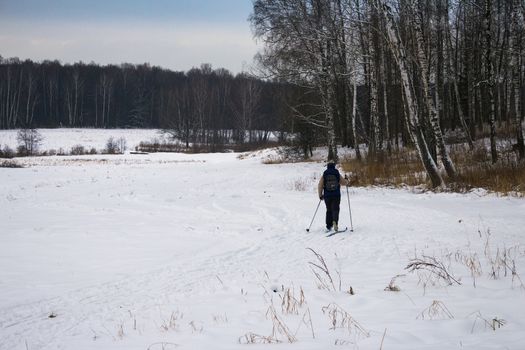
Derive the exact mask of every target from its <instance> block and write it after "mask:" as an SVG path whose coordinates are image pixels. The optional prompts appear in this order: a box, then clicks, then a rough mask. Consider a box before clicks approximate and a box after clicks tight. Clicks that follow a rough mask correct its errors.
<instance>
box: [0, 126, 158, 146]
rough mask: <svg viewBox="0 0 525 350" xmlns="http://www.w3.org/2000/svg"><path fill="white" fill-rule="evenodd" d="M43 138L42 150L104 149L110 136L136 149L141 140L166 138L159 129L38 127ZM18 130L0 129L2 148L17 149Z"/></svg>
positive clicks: (0, 144)
mask: <svg viewBox="0 0 525 350" xmlns="http://www.w3.org/2000/svg"><path fill="white" fill-rule="evenodd" d="M38 131H39V133H40V134H41V135H42V137H43V140H42V143H41V145H40V146H39V150H40V151H49V150H55V151H58V150H59V149H61V148H62V149H63V150H64V151H65V152H69V151H70V150H71V148H72V147H73V146H76V145H82V146H84V148H85V149H86V150H90V149H91V148H95V149H96V150H97V151H100V150H103V149H104V148H105V147H106V143H107V141H108V140H109V138H113V139H114V140H115V141H116V140H118V139H120V138H124V139H125V140H126V146H127V148H128V149H134V148H135V146H138V145H139V143H140V142H143V141H148V142H149V141H153V140H160V141H162V140H164V135H163V134H162V132H161V130H159V129H70V128H61V129H38ZM17 132H18V130H14V129H11V130H0V148H1V147H4V146H9V147H10V148H11V149H16V147H17V145H18V141H17V139H16V137H17Z"/></svg>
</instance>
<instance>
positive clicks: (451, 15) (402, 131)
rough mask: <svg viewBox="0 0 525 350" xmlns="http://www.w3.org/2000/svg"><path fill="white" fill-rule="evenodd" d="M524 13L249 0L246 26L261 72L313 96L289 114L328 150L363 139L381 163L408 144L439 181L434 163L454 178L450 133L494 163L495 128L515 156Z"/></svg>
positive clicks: (522, 7)
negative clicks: (485, 145) (483, 144)
mask: <svg viewBox="0 0 525 350" xmlns="http://www.w3.org/2000/svg"><path fill="white" fill-rule="evenodd" d="M524 17H525V2H524V1H523V0H507V1H497V0H472V1H454V0H435V1H427V0H286V1H284V0H255V1H254V12H253V14H252V16H251V23H252V25H253V28H254V29H255V34H256V36H257V37H258V38H259V39H261V40H262V41H263V42H264V44H265V47H264V51H263V52H262V53H261V54H260V56H259V62H260V64H261V66H262V67H263V69H264V72H265V74H266V76H267V77H271V78H278V79H281V80H283V81H286V82H290V83H293V84H295V85H297V86H302V87H303V88H307V89H310V91H312V92H314V93H315V94H316V95H317V96H319V98H318V100H317V101H316V102H315V103H310V104H303V105H302V107H305V106H306V105H307V106H308V107H309V109H308V110H305V109H301V108H296V109H295V115H296V116H297V117H299V118H300V119H301V120H303V121H304V122H305V123H307V124H309V125H313V126H316V127H319V126H320V127H322V128H323V129H322V130H325V132H324V133H323V134H324V139H325V140H326V141H325V143H326V144H327V145H328V147H329V157H331V158H334V159H337V146H336V145H337V144H343V145H351V146H352V147H353V148H355V150H356V154H357V157H358V158H361V156H362V151H363V150H360V148H359V145H360V144H362V142H365V143H366V144H367V157H368V160H370V161H377V162H381V161H382V160H384V159H385V157H387V156H388V155H389V154H390V152H391V151H392V147H395V145H399V143H402V144H405V145H406V144H411V145H413V146H415V149H416V150H417V153H418V155H419V158H420V160H421V162H422V165H423V166H424V168H425V170H426V172H427V174H428V175H429V177H430V179H431V181H432V184H433V185H434V186H440V185H443V184H444V177H443V176H442V173H441V172H440V171H439V168H440V167H441V166H440V165H439V164H440V163H441V164H442V167H443V168H444V169H445V170H446V174H447V176H448V177H449V178H450V179H455V178H456V176H457V174H458V173H457V170H456V166H455V164H454V161H453V160H452V158H451V156H450V154H449V148H448V147H447V144H446V139H445V135H446V134H447V133H448V132H449V131H451V130H455V131H456V134H459V135H460V137H461V140H462V141H463V142H465V144H468V145H469V146H470V148H471V149H472V148H473V147H474V145H475V141H476V139H478V138H479V137H485V135H487V136H488V138H489V139H490V146H489V147H490V157H491V159H492V162H493V163H496V162H497V161H498V159H499V156H500V153H499V150H498V142H497V140H498V136H499V138H500V139H501V137H502V136H503V135H502V132H500V131H499V130H502V129H503V128H505V129H506V130H507V131H509V132H508V134H510V135H511V136H510V140H511V142H513V143H514V147H515V149H516V150H517V151H518V158H519V159H524V158H525V146H524V141H523V128H522V121H523V103H524V89H523V81H524V73H525V59H524V57H525V52H524V48H525V45H524V40H525V22H524ZM357 86H362V87H363V89H362V90H364V91H360V90H359V89H357ZM498 127H501V128H498ZM485 130H488V131H485ZM484 132H486V134H484ZM498 132H500V135H498Z"/></svg>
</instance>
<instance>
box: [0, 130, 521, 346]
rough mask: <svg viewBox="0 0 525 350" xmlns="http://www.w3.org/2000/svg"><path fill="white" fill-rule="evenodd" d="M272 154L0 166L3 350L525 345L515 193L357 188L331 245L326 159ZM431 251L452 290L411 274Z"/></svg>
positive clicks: (53, 161) (86, 158)
mask: <svg viewBox="0 0 525 350" xmlns="http://www.w3.org/2000/svg"><path fill="white" fill-rule="evenodd" d="M106 136H107V135H104V136H100V140H103V142H105V138H106ZM113 136H114V137H119V135H115V134H114V135H113ZM61 138H62V140H66V139H68V137H67V136H62V137H61ZM139 138H142V139H144V135H142V136H141V137H137V139H139ZM49 142H57V145H59V141H52V140H49ZM128 142H130V141H128ZM53 147H55V146H53ZM59 147H64V146H60V145H59ZM64 148H65V147H64ZM271 152H272V151H263V152H256V153H251V154H244V155H242V156H241V157H239V154H234V153H228V154H192V155H186V154H149V155H130V154H126V155H119V156H109V155H108V156H102V155H97V156H81V157H42V158H18V159H16V161H17V162H19V163H21V164H25V165H26V167H25V168H20V169H11V168H0V207H1V208H2V210H0V267H1V269H0V349H2V350H4V349H5V350H16V349H24V350H25V349H30V350H37V349H80V350H82V349H126V350H130V349H131V350H133V349H137V350H138V349H141V350H146V349H151V350H157V349H175V348H176V349H245V348H250V349H251V348H257V349H260V348H279V349H281V348H286V349H301V350H302V349H326V348H354V349H357V348H359V349H380V348H382V349H389V350H390V349H450V348H462V349H503V348H504V349H523V344H525V320H524V319H523V317H522V314H523V311H524V310H525V286H524V282H525V275H524V274H525V233H524V227H525V216H524V215H523V213H524V212H525V201H524V200H523V199H518V198H509V197H497V196H493V195H483V194H480V193H471V194H466V195H463V194H450V193H438V194H434V193H412V192H410V191H408V190H394V189H382V188H351V189H350V190H349V192H348V198H349V199H350V204H351V210H352V218H353V224H354V232H350V230H349V231H347V232H344V233H340V234H337V235H334V236H333V237H330V238H326V237H325V236H326V234H325V233H324V228H323V226H324V225H323V221H324V219H323V216H324V207H323V205H322V206H321V207H320V209H319V212H318V213H317V216H316V218H315V220H314V223H313V225H312V229H311V230H310V232H306V230H305V229H306V228H307V227H308V225H309V223H310V221H311V219H312V215H313V214H314V210H315V208H316V205H317V203H318V199H317V194H316V189H315V188H316V183H317V180H318V178H319V176H320V174H321V173H322V171H323V165H322V164H321V163H294V164H272V165H267V164H263V162H262V160H263V159H265V157H267V156H269V155H270V154H271ZM349 221H350V219H349V210H348V201H347V192H346V190H344V191H343V197H342V202H341V219H340V226H342V227H344V226H349ZM308 248H311V249H313V250H314V251H315V252H317V253H319V254H320V256H322V257H323V258H324V261H325V262H326V265H327V267H328V270H329V273H330V275H331V277H332V279H333V287H332V285H331V283H330V282H329V281H328V280H327V278H326V275H324V274H323V272H320V270H318V269H317V268H316V267H314V266H313V265H312V264H310V263H315V264H320V262H319V260H318V259H317V258H316V256H315V255H314V253H313V252H312V251H311V250H309V249H308ZM425 256H426V257H434V258H435V259H437V260H438V261H440V262H443V264H444V266H445V267H446V269H447V271H448V272H449V273H450V274H451V275H452V276H453V277H454V278H456V279H458V280H459V281H460V283H461V284H460V285H459V284H455V283H454V284H452V285H448V284H447V283H445V282H444V280H443V279H439V278H437V277H436V275H433V274H431V273H428V272H425V271H423V270H418V271H416V272H409V271H408V270H406V269H405V267H406V266H407V265H408V264H409V263H410V262H411V260H412V259H414V258H416V257H417V258H420V259H423V258H424V257H425ZM478 264H479V266H478ZM468 266H471V267H472V268H469V267H468ZM312 269H314V271H316V272H318V273H319V277H320V278H321V279H322V280H323V281H324V282H325V283H326V285H327V286H328V289H327V288H323V287H321V286H320V285H321V284H322V283H321V282H320V281H319V279H318V278H317V277H316V276H315V274H314V273H313V272H312ZM513 269H514V271H515V274H514V275H513V274H512V270H513ZM472 271H474V273H473V272H472ZM491 274H493V276H491ZM398 275H400V276H398ZM396 276H397V277H396ZM494 277H496V278H494ZM392 280H393V281H392ZM391 281H392V286H395V287H397V288H398V289H399V291H397V292H396V291H387V290H385V288H386V287H387V286H388V285H389V283H390V282H391ZM350 287H352V290H353V292H354V295H351V294H349V293H348V291H349V289H350ZM274 290H275V292H274ZM287 290H289V291H290V292H289V293H290V294H288V295H289V296H290V295H292V296H293V297H294V298H295V300H296V302H295V303H294V302H293V301H294V299H291V302H290V303H287V302H286V301H287V300H288V301H290V299H286V295H287V293H286V291H287ZM301 290H302V291H303V292H304V303H299V301H301V298H300V292H301ZM283 300H285V302H284V303H283ZM299 304H300V305H299ZM283 309H284V310H283ZM292 309H293V310H296V311H297V313H294V312H292V313H288V312H287V310H288V311H291V310H292ZM273 312H274V313H275V314H274V316H275V317H276V318H275V317H272V315H273V314H272V313H273ZM336 312H338V314H337V315H338V319H337V323H336V326H337V327H336V329H331V328H332V320H331V318H330V315H335V313H336ZM50 316H51V317H50ZM343 320H344V321H346V323H345V324H343V326H345V327H340V326H341V323H340V321H343ZM278 322H281V324H283V325H285V326H286V327H287V329H288V330H289V333H290V334H291V335H292V336H294V338H296V341H295V342H294V343H292V344H287V342H288V341H287V337H286V335H285V334H282V333H283V332H279V328H275V329H274V326H275V325H278ZM499 323H502V325H501V327H498V324H499ZM492 326H494V328H495V330H493V329H492ZM272 329H274V330H275V333H274V336H273V337H272ZM250 334H255V336H253V338H252V339H253V340H256V341H259V340H262V339H263V338H262V337H267V338H266V339H278V340H280V341H283V342H284V344H280V345H246V344H244V343H245V342H246V341H245V340H246V339H247V338H250ZM245 335H247V337H245Z"/></svg>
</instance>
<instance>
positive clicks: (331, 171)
mask: <svg viewBox="0 0 525 350" xmlns="http://www.w3.org/2000/svg"><path fill="white" fill-rule="evenodd" d="M341 185H343V186H348V182H347V181H346V180H345V179H343V178H342V177H341V174H339V171H338V170H337V169H336V168H335V164H333V163H329V164H328V169H326V170H325V171H324V173H323V176H322V177H321V179H320V180H319V184H318V186H317V190H318V192H319V197H321V196H324V197H325V198H334V197H341Z"/></svg>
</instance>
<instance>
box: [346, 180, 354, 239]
mask: <svg viewBox="0 0 525 350" xmlns="http://www.w3.org/2000/svg"><path fill="white" fill-rule="evenodd" d="M346 198H347V199H348V212H349V213H350V232H354V224H353V223H352V208H350V194H348V185H346Z"/></svg>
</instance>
